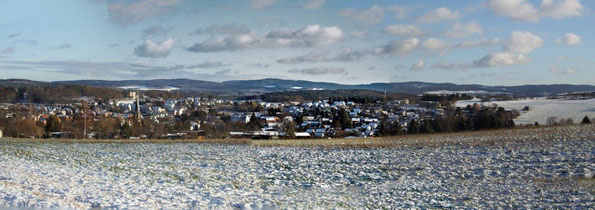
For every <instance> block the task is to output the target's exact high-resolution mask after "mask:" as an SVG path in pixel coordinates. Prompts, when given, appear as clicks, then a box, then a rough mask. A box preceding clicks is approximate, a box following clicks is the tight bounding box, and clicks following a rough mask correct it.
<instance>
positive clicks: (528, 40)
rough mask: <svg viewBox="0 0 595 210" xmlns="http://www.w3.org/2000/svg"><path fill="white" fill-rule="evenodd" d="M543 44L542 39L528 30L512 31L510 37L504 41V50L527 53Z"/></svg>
mask: <svg viewBox="0 0 595 210" xmlns="http://www.w3.org/2000/svg"><path fill="white" fill-rule="evenodd" d="M542 45H543V39H541V38H540V37H538V36H536V35H534V34H533V33H531V32H528V31H513V32H512V34H511V36H510V38H509V39H508V40H506V42H505V43H504V48H503V49H504V51H505V52H511V53H517V54H527V53H530V52H532V51H533V50H535V49H536V48H540V47H541V46H542Z"/></svg>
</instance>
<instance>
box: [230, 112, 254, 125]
mask: <svg viewBox="0 0 595 210" xmlns="http://www.w3.org/2000/svg"><path fill="white" fill-rule="evenodd" d="M231 122H241V123H249V122H250V115H247V114H242V115H232V116H231Z"/></svg>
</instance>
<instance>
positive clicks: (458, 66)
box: [432, 61, 471, 70]
mask: <svg viewBox="0 0 595 210" xmlns="http://www.w3.org/2000/svg"><path fill="white" fill-rule="evenodd" d="M469 67H471V65H469V64H464V63H459V62H457V63H447V62H442V61H441V62H436V63H434V64H433V65H432V68H434V69H446V70H451V69H467V68H469Z"/></svg>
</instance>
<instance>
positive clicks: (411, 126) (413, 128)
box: [407, 119, 420, 134]
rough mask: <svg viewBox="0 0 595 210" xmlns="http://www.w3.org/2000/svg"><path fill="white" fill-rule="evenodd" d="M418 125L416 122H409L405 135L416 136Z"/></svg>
mask: <svg viewBox="0 0 595 210" xmlns="http://www.w3.org/2000/svg"><path fill="white" fill-rule="evenodd" d="M419 128H420V126H419V123H418V122H417V120H415V119H414V120H411V122H409V127H408V128H407V133H410V134H418V133H419Z"/></svg>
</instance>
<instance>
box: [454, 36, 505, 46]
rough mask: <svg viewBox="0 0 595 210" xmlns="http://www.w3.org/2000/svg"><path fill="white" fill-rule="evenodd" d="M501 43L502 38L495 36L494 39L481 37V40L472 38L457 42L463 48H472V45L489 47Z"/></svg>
mask: <svg viewBox="0 0 595 210" xmlns="http://www.w3.org/2000/svg"><path fill="white" fill-rule="evenodd" d="M498 43H500V39H497V38H494V39H480V40H470V41H463V42H461V43H459V44H457V47H462V48H471V47H483V48H485V47H489V46H492V45H496V44H498Z"/></svg>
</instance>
